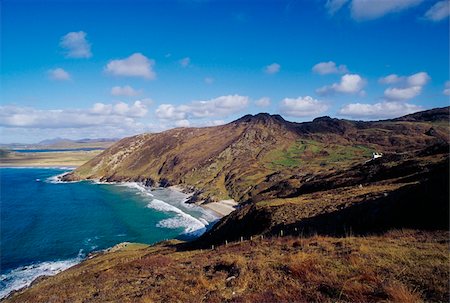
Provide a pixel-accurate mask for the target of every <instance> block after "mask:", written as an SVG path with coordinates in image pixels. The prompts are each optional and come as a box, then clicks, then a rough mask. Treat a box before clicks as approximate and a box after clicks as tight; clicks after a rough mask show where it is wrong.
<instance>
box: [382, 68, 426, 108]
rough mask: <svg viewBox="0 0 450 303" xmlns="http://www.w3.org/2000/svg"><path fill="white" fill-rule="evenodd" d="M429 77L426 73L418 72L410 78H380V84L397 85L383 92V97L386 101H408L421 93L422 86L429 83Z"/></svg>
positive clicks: (393, 75) (392, 75) (393, 76)
mask: <svg viewBox="0 0 450 303" xmlns="http://www.w3.org/2000/svg"><path fill="white" fill-rule="evenodd" d="M430 79H431V78H430V76H429V75H428V74H427V73H426V72H419V73H416V74H413V75H410V76H407V77H406V76H398V75H396V74H391V75H388V76H386V77H383V78H380V80H379V82H380V83H382V84H397V87H389V88H387V89H386V90H385V91H384V96H385V97H386V98H387V99H388V100H391V101H392V100H408V99H412V98H414V97H416V96H418V95H420V93H421V92H422V88H423V86H425V85H426V84H427V83H428V82H429V81H430Z"/></svg>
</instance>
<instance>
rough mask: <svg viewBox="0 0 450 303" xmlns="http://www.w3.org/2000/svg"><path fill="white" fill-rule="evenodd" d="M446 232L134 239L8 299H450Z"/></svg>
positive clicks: (304, 300) (277, 300)
mask: <svg viewBox="0 0 450 303" xmlns="http://www.w3.org/2000/svg"><path fill="white" fill-rule="evenodd" d="M448 236H449V234H448V233H447V232H434V233H426V232H414V231H407V230H404V231H396V232H391V233H388V234H385V235H384V236H368V237H352V236H349V237H344V238H330V237H322V236H313V237H309V238H303V237H301V236H289V237H283V238H271V239H263V240H261V239H260V238H257V239H253V240H252V241H249V240H244V242H242V243H229V244H228V245H227V246H225V245H222V246H220V247H215V249H214V250H211V249H208V250H182V249H181V250H180V249H179V245H174V244H170V243H167V244H160V245H156V246H151V247H145V246H136V245H130V246H128V247H125V248H121V249H118V250H116V251H115V252H110V253H105V254H100V255H98V256H96V257H94V258H92V259H89V260H87V261H86V262H83V263H82V264H80V265H77V266H75V267H73V268H71V269H69V270H67V271H65V272H63V273H60V274H58V275H57V276H54V277H50V278H48V279H44V280H42V281H39V282H37V283H35V285H34V286H33V287H32V288H30V289H28V290H25V291H22V292H19V293H16V294H15V295H14V296H12V297H11V298H10V299H8V300H6V302H22V303H25V302H380V301H381V302H419V301H421V300H425V301H428V302H429V301H433V302H448V300H449V292H448V291H449V289H448V277H449V267H448V262H449V254H448Z"/></svg>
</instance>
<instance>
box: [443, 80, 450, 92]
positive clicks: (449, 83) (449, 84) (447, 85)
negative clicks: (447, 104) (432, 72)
mask: <svg viewBox="0 0 450 303" xmlns="http://www.w3.org/2000/svg"><path fill="white" fill-rule="evenodd" d="M442 93H443V94H444V95H447V96H450V81H447V82H445V89H444V91H443V92H442Z"/></svg>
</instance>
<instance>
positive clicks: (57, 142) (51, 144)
mask: <svg viewBox="0 0 450 303" xmlns="http://www.w3.org/2000/svg"><path fill="white" fill-rule="evenodd" d="M119 140H120V139H119V138H98V139H88V138H85V139H78V140H72V139H67V138H59V137H58V138H54V139H47V140H42V141H40V142H38V143H30V144H27V143H10V144H0V148H4V149H41V148H50V149H51V148H82V147H99V148H106V147H109V146H110V145H112V144H113V143H115V142H117V141H119Z"/></svg>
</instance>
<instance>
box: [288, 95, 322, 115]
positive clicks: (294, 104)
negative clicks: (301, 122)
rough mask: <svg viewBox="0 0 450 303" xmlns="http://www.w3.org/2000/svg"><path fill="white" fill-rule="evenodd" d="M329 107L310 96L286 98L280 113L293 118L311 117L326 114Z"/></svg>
mask: <svg viewBox="0 0 450 303" xmlns="http://www.w3.org/2000/svg"><path fill="white" fill-rule="evenodd" d="M327 109H328V106H327V105H326V104H325V103H324V102H322V101H319V100H317V99H314V98H312V97H310V96H305V97H298V98H284V99H283V100H282V101H281V104H280V113H281V114H282V115H285V116H291V117H309V116H315V115H319V114H321V113H323V112H325V111H326V110H327Z"/></svg>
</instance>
